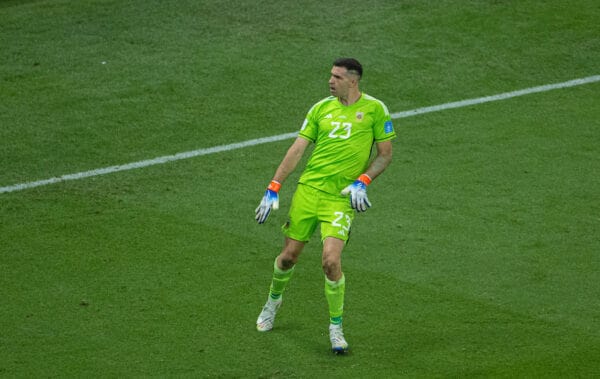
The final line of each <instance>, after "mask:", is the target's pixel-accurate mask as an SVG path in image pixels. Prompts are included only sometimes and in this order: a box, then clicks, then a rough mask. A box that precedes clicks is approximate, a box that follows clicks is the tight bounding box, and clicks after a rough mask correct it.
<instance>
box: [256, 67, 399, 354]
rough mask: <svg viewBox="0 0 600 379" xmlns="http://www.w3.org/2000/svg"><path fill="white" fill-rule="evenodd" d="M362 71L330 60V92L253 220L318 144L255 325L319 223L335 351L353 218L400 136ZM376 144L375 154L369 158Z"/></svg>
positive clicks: (264, 325) (265, 325)
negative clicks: (364, 83) (364, 89)
mask: <svg viewBox="0 0 600 379" xmlns="http://www.w3.org/2000/svg"><path fill="white" fill-rule="evenodd" d="M361 76H362V66H361V64H360V63H359V62H358V61H357V60H356V59H352V58H341V59H338V60H336V61H335V62H334V63H333V68H332V69H331V78H330V79H329V91H330V93H331V96H329V97H327V98H325V99H323V100H321V101H319V102H318V103H316V104H315V105H314V106H313V107H312V108H311V109H310V110H309V112H308V114H307V116H306V119H305V121H304V124H303V125H302V128H301V130H300V133H299V135H298V137H297V138H296V140H295V141H294V143H293V144H292V146H291V147H290V148H289V150H288V151H287V153H286V155H285V157H284V158H283V160H282V161H281V164H280V165H279V167H278V168H277V170H276V171H275V175H274V176H273V180H272V181H271V183H270V184H269V186H268V187H267V190H266V191H265V194H264V196H263V199H262V201H261V203H260V205H259V206H258V208H256V221H258V223H259V224H262V223H264V222H265V221H266V219H267V217H268V216H269V213H270V212H271V210H272V209H278V207H279V195H278V192H279V189H280V188H281V184H282V183H283V182H284V181H285V179H286V178H287V177H288V175H289V174H290V173H291V172H293V171H294V169H295V168H296V166H297V164H298V162H299V161H300V159H301V158H302V156H303V154H304V151H305V150H306V147H307V146H308V145H309V144H310V143H311V142H312V143H314V144H315V148H314V151H313V153H312V155H311V157H310V159H309V161H308V163H307V165H306V168H305V170H304V172H303V173H302V175H301V177H300V179H299V181H298V187H297V189H296V192H295V193H294V197H293V199H292V204H291V207H290V211H289V219H288V221H287V222H286V223H285V225H283V227H282V231H283V233H284V235H285V243H284V247H283V250H282V251H281V253H280V254H279V256H277V258H276V259H275V263H274V268H273V278H272V281H271V287H270V291H269V297H268V300H267V302H266V304H265V306H264V307H263V310H262V312H261V313H260V315H259V317H258V320H257V321H256V328H257V329H258V330H259V331H268V330H271V329H272V328H273V323H274V321H275V315H276V313H277V310H278V309H279V307H280V306H281V301H282V294H283V292H284V290H285V287H286V285H287V283H288V281H289V280H290V278H291V276H292V274H293V272H294V266H295V264H296V262H297V261H298V257H299V256H300V254H301V253H302V249H303V248H304V245H305V244H306V243H307V242H308V240H309V239H310V237H311V235H312V234H313V232H314V231H315V229H316V227H317V225H318V224H320V226H321V230H320V231H321V241H322V244H323V255H322V264H323V271H324V273H325V297H326V298H327V303H328V305H329V321H330V325H329V337H330V341H331V348H332V350H333V351H334V352H335V353H344V352H346V351H347V349H348V343H347V342H346V340H345V338H344V333H343V329H342V313H343V308H344V292H345V277H344V273H343V272H342V263H341V257H342V250H343V249H344V246H345V245H346V243H347V241H348V237H349V234H350V226H351V224H352V221H353V220H354V211H353V209H354V210H356V211H358V212H364V211H366V210H367V209H368V208H369V207H370V206H371V203H370V202H369V199H368V197H367V186H368V185H369V184H370V183H371V181H372V180H374V179H375V178H376V177H377V176H378V175H379V174H381V173H382V172H383V171H384V170H385V168H386V167H387V166H388V165H389V164H390V162H391V160H392V143H391V140H392V139H393V138H395V137H396V133H395V132H394V128H393V126H392V121H391V119H390V114H389V112H388V110H387V108H386V106H385V105H384V104H383V103H382V102H381V101H379V100H377V99H375V98H373V97H371V96H369V95H367V94H365V93H361V92H360V90H359V81H360V79H361ZM373 144H375V146H376V150H377V154H376V156H375V158H374V159H373V160H370V157H371V150H372V146H373ZM347 196H349V197H350V201H348V198H347Z"/></svg>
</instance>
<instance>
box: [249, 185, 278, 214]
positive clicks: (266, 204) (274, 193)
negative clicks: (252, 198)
mask: <svg viewBox="0 0 600 379" xmlns="http://www.w3.org/2000/svg"><path fill="white" fill-rule="evenodd" d="M280 188H281V183H279V182H278V181H276V180H271V183H269V186H268V187H267V190H266V191H265V195H264V196H263V198H262V200H261V201H260V204H259V205H258V207H257V208H256V210H254V212H256V217H254V219H255V220H256V221H257V222H258V223H259V224H263V223H264V222H265V221H267V217H269V213H271V209H275V210H277V209H279V189H280Z"/></svg>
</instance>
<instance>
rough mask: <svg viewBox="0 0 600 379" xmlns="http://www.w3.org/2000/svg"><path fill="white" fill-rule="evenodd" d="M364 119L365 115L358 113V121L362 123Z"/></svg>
mask: <svg viewBox="0 0 600 379" xmlns="http://www.w3.org/2000/svg"><path fill="white" fill-rule="evenodd" d="M364 117H365V114H364V113H363V112H356V119H357V120H358V121H362V120H363V118H364Z"/></svg>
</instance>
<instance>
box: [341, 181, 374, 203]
mask: <svg viewBox="0 0 600 379" xmlns="http://www.w3.org/2000/svg"><path fill="white" fill-rule="evenodd" d="M369 184H371V178H370V177H369V175H367V174H362V175H361V176H359V177H358V179H356V180H355V181H354V183H352V184H350V185H349V186H348V187H346V188H344V189H343V190H342V195H344V196H346V195H348V194H349V195H350V205H352V208H353V209H356V210H357V211H359V212H364V211H366V210H367V209H369V208H370V207H371V202H370V201H369V198H368V197H367V186H368V185H369Z"/></svg>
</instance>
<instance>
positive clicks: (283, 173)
mask: <svg viewBox="0 0 600 379" xmlns="http://www.w3.org/2000/svg"><path fill="white" fill-rule="evenodd" d="M309 143H310V141H309V140H307V139H305V138H302V137H297V138H296V140H295V141H294V143H293V144H292V146H290V148H289V149H288V151H287V153H286V154H285V157H283V160H282V161H281V163H280V164H279V167H277V170H276V171H275V175H274V176H273V180H271V183H269V186H268V187H267V190H266V191H265V194H264V196H263V198H262V200H261V202H260V204H259V205H258V207H257V208H256V210H255V211H254V212H255V213H256V216H255V220H256V221H257V222H258V223H259V224H263V223H264V222H265V221H267V217H269V214H270V213H271V209H278V208H279V189H280V188H281V183H283V182H284V181H285V179H287V177H288V176H289V175H290V174H291V173H292V172H293V171H294V170H295V169H296V166H297V165H298V162H300V159H302V155H304V151H305V150H306V147H307V146H308V144H309Z"/></svg>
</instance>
